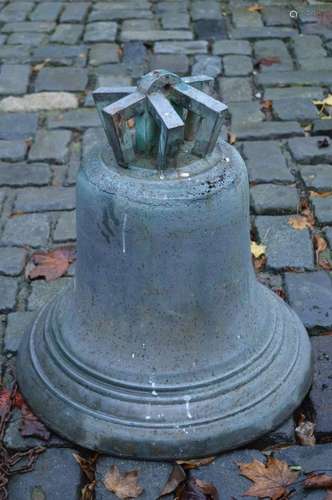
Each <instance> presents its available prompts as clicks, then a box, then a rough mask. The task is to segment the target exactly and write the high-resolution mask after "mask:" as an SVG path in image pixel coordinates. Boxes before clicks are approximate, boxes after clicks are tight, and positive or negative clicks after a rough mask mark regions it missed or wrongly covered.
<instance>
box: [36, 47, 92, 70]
mask: <svg viewBox="0 0 332 500" xmlns="http://www.w3.org/2000/svg"><path fill="white" fill-rule="evenodd" d="M87 52H88V51H87V48H86V47H85V46H84V45H72V46H64V45H60V44H58V45H57V44H52V45H47V46H46V47H38V48H37V49H34V51H33V53H32V57H31V61H32V62H33V63H43V62H44V61H45V60H46V59H49V60H50V64H52V65H54V66H85V65H86V60H87Z"/></svg>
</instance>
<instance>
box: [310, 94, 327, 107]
mask: <svg viewBox="0 0 332 500" xmlns="http://www.w3.org/2000/svg"><path fill="white" fill-rule="evenodd" d="M312 102H313V104H315V106H332V94H329V95H328V96H327V97H325V99H322V100H321V101H319V100H314V101H312Z"/></svg>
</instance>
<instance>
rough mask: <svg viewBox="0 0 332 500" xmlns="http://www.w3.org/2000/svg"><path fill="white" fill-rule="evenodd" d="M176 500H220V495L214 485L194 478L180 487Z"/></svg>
mask: <svg viewBox="0 0 332 500" xmlns="http://www.w3.org/2000/svg"><path fill="white" fill-rule="evenodd" d="M176 500H219V494H218V491H217V488H216V487H215V486H214V485H213V484H211V483H206V482H205V481H202V480H200V479H196V478H195V477H193V478H191V479H188V481H186V482H185V483H183V484H182V485H180V486H179V488H178V489H177V491H176Z"/></svg>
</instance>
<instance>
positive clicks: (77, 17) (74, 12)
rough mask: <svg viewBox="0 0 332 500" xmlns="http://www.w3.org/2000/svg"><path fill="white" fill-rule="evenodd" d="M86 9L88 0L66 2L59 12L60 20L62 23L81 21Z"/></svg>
mask: <svg viewBox="0 0 332 500" xmlns="http://www.w3.org/2000/svg"><path fill="white" fill-rule="evenodd" d="M88 9H89V3H88V2H73V3H67V4H66V6H65V8H64V11H63V13H62V14H61V17H60V21H61V22H62V23H81V22H83V21H84V18H85V16H86V14H87V12H88Z"/></svg>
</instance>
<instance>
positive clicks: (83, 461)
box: [73, 453, 99, 482]
mask: <svg viewBox="0 0 332 500" xmlns="http://www.w3.org/2000/svg"><path fill="white" fill-rule="evenodd" d="M98 456H99V454H98V453H93V454H92V456H91V457H89V458H84V457H81V455H78V454H77V453H73V457H74V458H75V460H76V462H77V463H78V464H79V466H80V467H81V469H82V471H83V472H84V474H85V476H86V478H87V479H88V480H89V481H90V482H92V481H94V479H95V468H96V461H97V458H98Z"/></svg>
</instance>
